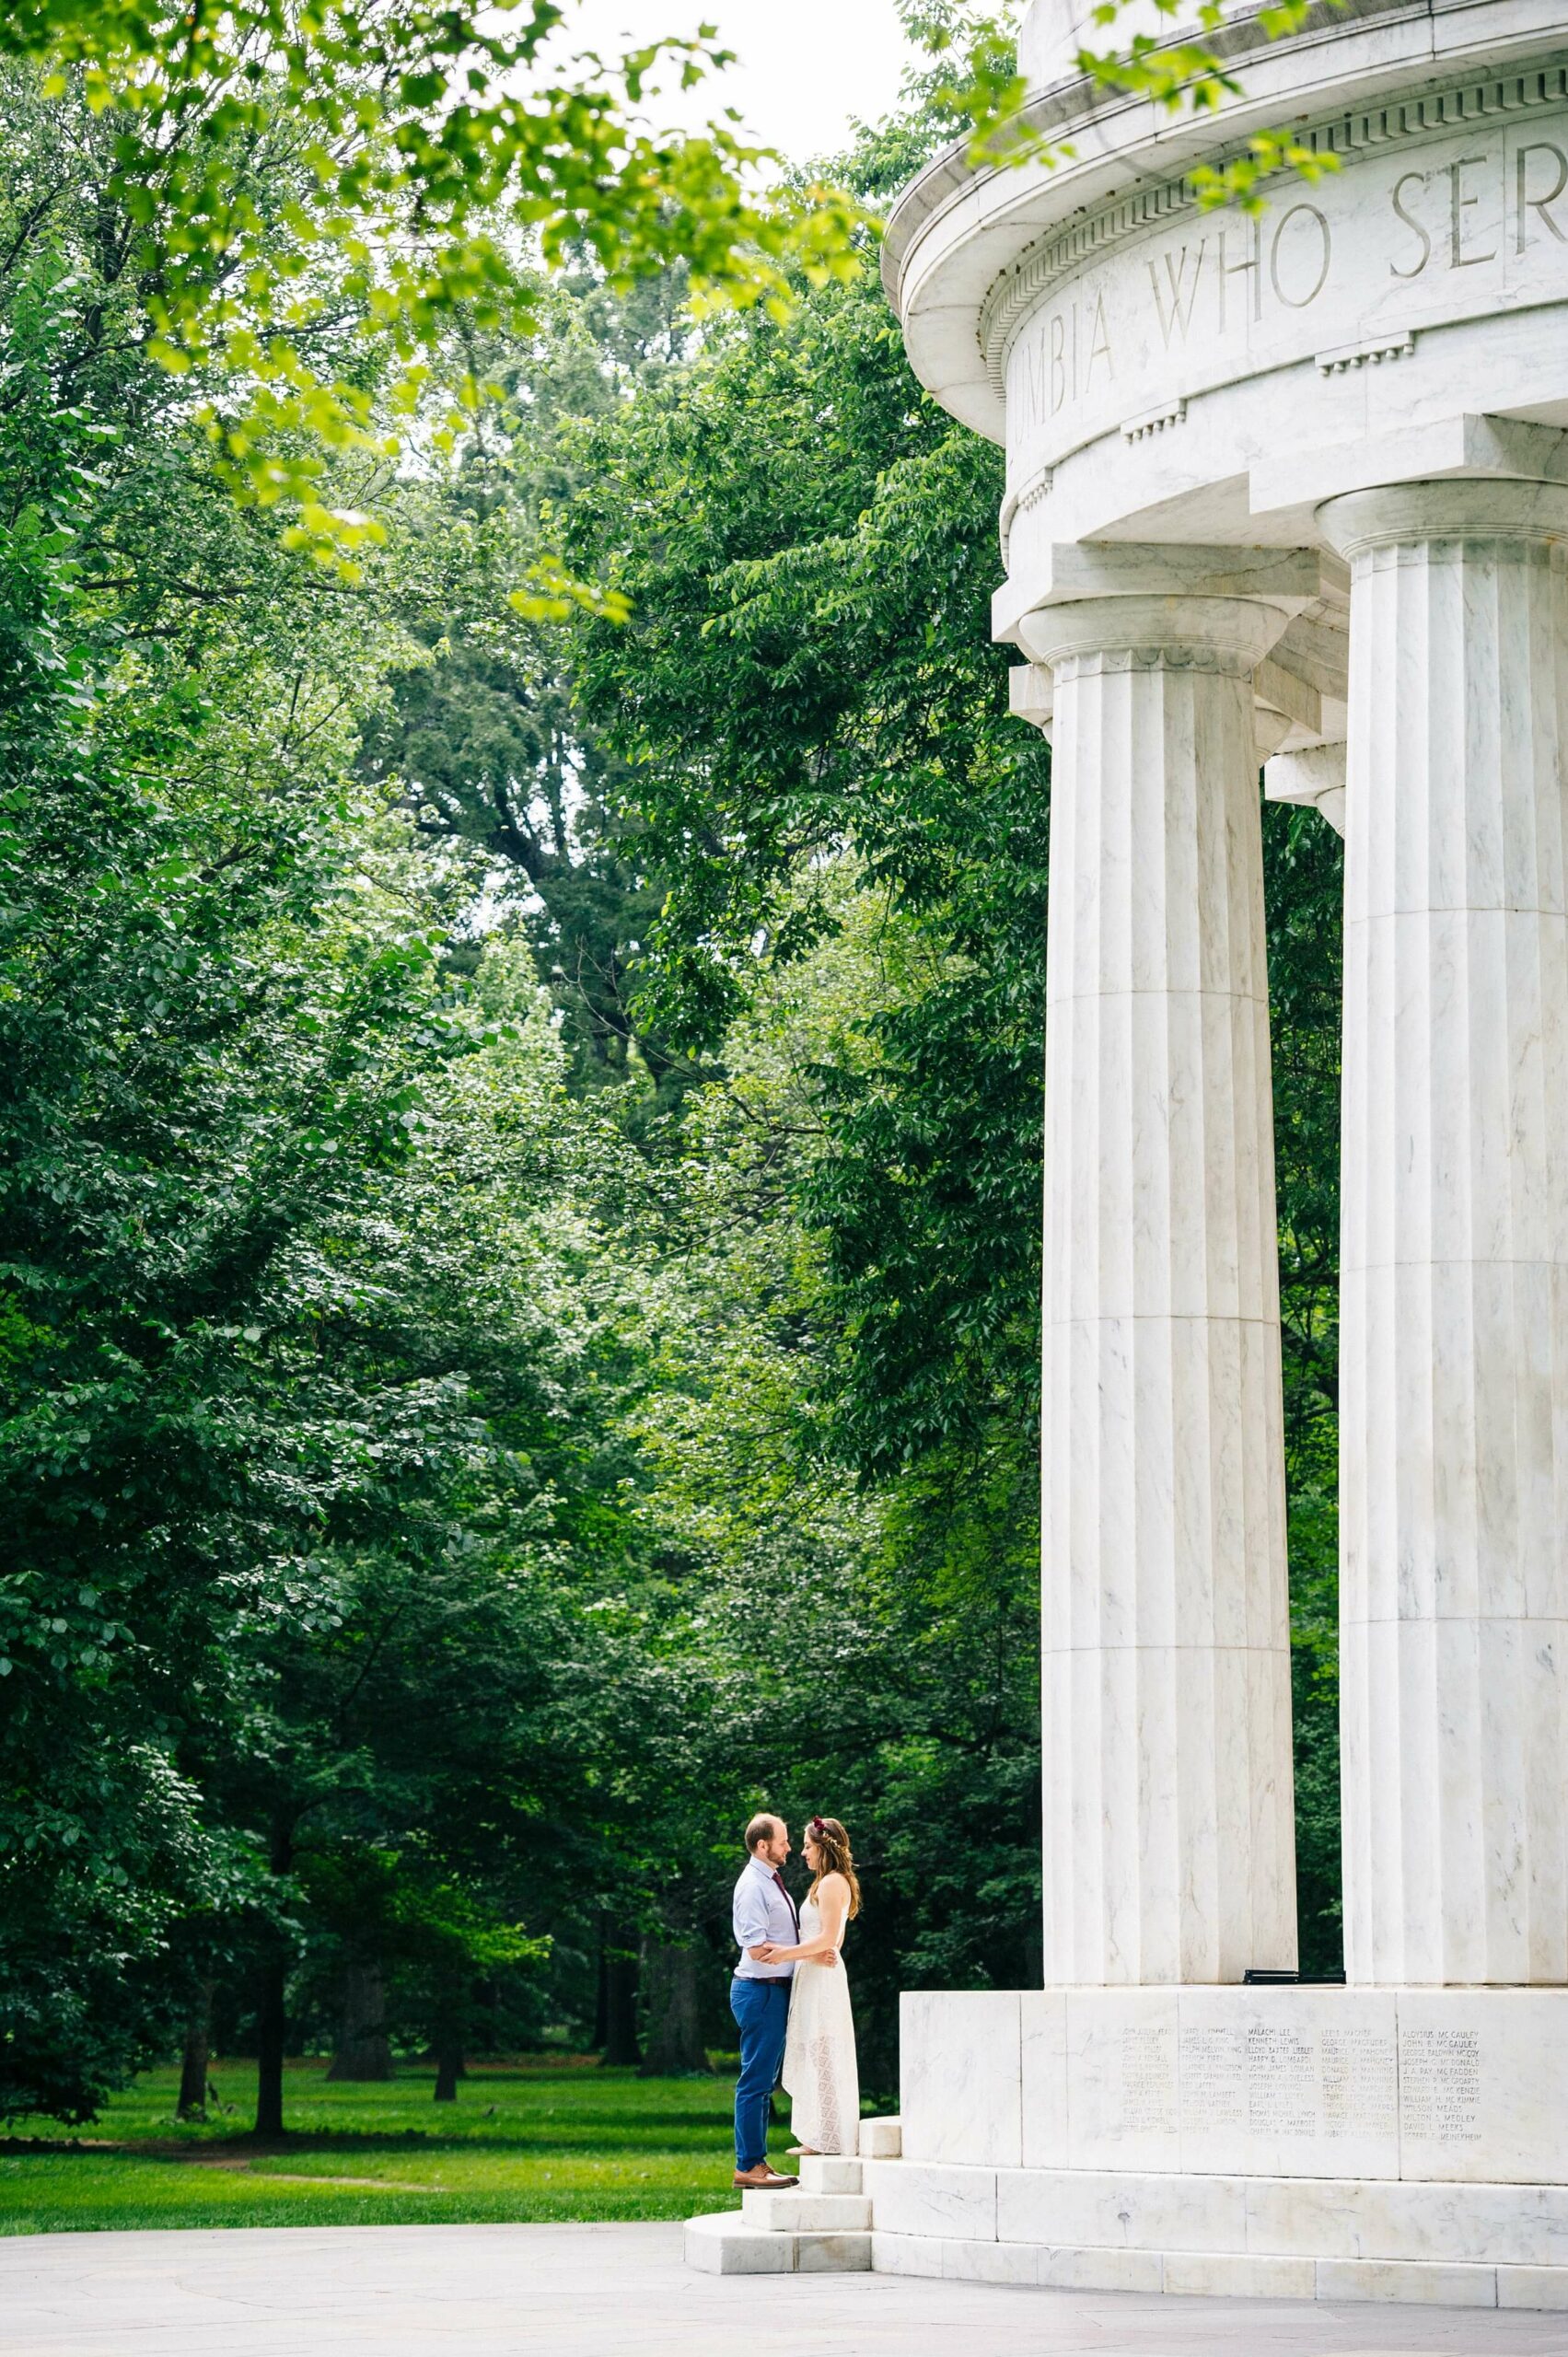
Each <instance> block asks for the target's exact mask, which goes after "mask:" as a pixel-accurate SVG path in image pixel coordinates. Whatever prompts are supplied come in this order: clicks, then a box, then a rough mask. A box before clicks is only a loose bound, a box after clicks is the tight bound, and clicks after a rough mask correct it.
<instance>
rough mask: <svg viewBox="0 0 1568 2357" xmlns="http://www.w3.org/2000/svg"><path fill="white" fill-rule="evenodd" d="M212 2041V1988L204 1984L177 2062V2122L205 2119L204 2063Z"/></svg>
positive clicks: (205, 2082) (210, 1985)
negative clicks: (178, 2087) (178, 2076)
mask: <svg viewBox="0 0 1568 2357" xmlns="http://www.w3.org/2000/svg"><path fill="white" fill-rule="evenodd" d="M212 2037H213V1984H212V1982H211V1981H210V1980H203V1982H202V1983H201V1985H200V1987H199V1989H198V1990H197V1992H196V1997H195V2002H194V2003H192V2007H191V2014H190V2018H189V2019H188V2020H187V2022H186V2024H185V2051H184V2053H183V2055H182V2056H181V2058H180V2101H179V2102H178V2103H177V2104H176V2105H175V2107H174V2110H175V2117H176V2118H177V2119H205V2118H206V2116H207V2060H208V2055H209V2053H210V2051H211V2048H212Z"/></svg>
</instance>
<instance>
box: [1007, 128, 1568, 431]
mask: <svg viewBox="0 0 1568 2357" xmlns="http://www.w3.org/2000/svg"><path fill="white" fill-rule="evenodd" d="M1564 295H1568V120H1565V119H1564V118H1563V117H1562V115H1561V114H1558V115H1555V116H1549V117H1547V118H1545V119H1544V120H1539V119H1538V120H1537V121H1536V122H1532V123H1530V124H1529V125H1527V126H1526V125H1520V126H1518V127H1517V128H1515V127H1512V126H1510V127H1503V126H1500V127H1499V128H1498V129H1497V130H1496V131H1495V132H1494V133H1493V132H1490V131H1488V130H1486V129H1482V128H1481V127H1479V126H1478V127H1476V128H1474V129H1471V130H1469V131H1466V132H1465V133H1463V134H1458V135H1456V136H1455V137H1453V138H1452V139H1449V140H1446V141H1441V142H1438V141H1432V142H1427V143H1424V146H1423V151H1422V152H1419V153H1418V156H1416V157H1411V156H1410V154H1409V152H1408V151H1407V152H1406V154H1405V155H1403V156H1401V157H1399V158H1398V159H1397V160H1396V159H1395V158H1394V157H1388V158H1387V159H1383V158H1379V157H1371V158H1369V159H1368V160H1366V161H1365V162H1363V163H1358V164H1357V165H1356V166H1355V167H1354V168H1353V169H1352V170H1350V171H1347V172H1345V173H1344V174H1343V175H1342V177H1341V178H1339V179H1338V180H1333V181H1324V182H1322V183H1320V184H1319V185H1318V187H1316V188H1315V189H1314V190H1313V192H1312V194H1311V196H1310V197H1308V196H1305V195H1293V194H1283V195H1282V196H1281V198H1280V200H1279V201H1278V202H1277V203H1274V204H1273V205H1272V206H1270V207H1269V208H1268V209H1267V210H1266V211H1265V212H1264V213H1262V214H1261V215H1259V216H1257V217H1256V218H1254V219H1252V220H1250V221H1236V220H1229V221H1226V222H1225V223H1224V224H1221V223H1219V222H1217V221H1213V220H1211V221H1208V222H1204V223H1200V222H1197V221H1194V220H1193V219H1192V218H1191V216H1189V217H1188V218H1187V219H1186V220H1184V221H1183V222H1182V224H1181V225H1180V226H1175V225H1167V226H1165V227H1164V228H1163V229H1160V230H1157V231H1154V232H1153V233H1152V234H1150V235H1148V236H1146V237H1144V238H1139V239H1138V240H1137V241H1136V242H1135V243H1132V244H1130V245H1129V246H1127V247H1125V248H1123V249H1122V250H1121V253H1120V254H1116V255H1107V256H1105V257H1104V258H1103V259H1101V260H1098V261H1092V262H1088V263H1086V266H1085V268H1084V269H1083V270H1082V272H1081V273H1078V274H1077V275H1075V276H1074V277H1071V278H1068V279H1066V280H1064V281H1063V282H1061V283H1059V284H1058V286H1057V287H1056V289H1055V291H1054V292H1053V293H1052V294H1051V295H1050V296H1047V297H1046V299H1045V300H1044V301H1042V303H1041V304H1040V308H1039V309H1038V310H1037V311H1035V312H1034V313H1033V314H1032V315H1031V316H1030V317H1029V318H1028V319H1027V320H1026V321H1025V322H1024V324H1023V325H1022V326H1021V327H1020V329H1019V331H1018V334H1017V337H1016V341H1015V343H1014V344H1013V346H1012V351H1011V354H1010V357H1009V360H1008V366H1007V402H1008V441H1009V459H1010V463H1011V464H1012V466H1013V468H1014V469H1015V470H1017V469H1019V468H1020V467H1021V468H1022V469H1023V470H1024V471H1025V472H1031V471H1034V470H1038V469H1039V467H1040V465H1041V464H1042V463H1051V462H1053V461H1054V459H1056V458H1057V457H1059V456H1061V455H1062V454H1063V452H1064V451H1066V450H1067V449H1070V448H1071V447H1074V444H1075V443H1076V441H1077V439H1078V438H1079V437H1080V436H1089V435H1093V434H1094V433H1096V432H1098V431H1106V430H1110V429H1111V428H1113V427H1115V426H1119V425H1120V424H1121V423H1122V422H1123V420H1125V419H1126V418H1128V417H1129V416H1138V415H1141V414H1142V412H1143V411H1144V409H1145V408H1151V407H1153V406H1154V405H1155V404H1156V401H1164V402H1167V403H1169V402H1171V401H1175V400H1177V399H1179V398H1181V397H1186V398H1188V399H1191V397H1192V396H1193V395H1194V394H1195V393H1197V392H1199V391H1201V390H1202V389H1203V387H1204V385H1205V383H1213V384H1222V383H1225V382H1228V381H1230V380H1231V379H1232V378H1233V377H1235V376H1237V375H1244V374H1246V373H1248V372H1249V370H1251V369H1254V368H1256V369H1264V368H1272V367H1274V366H1288V365H1290V364H1291V362H1292V361H1293V360H1295V359H1296V358H1298V357H1299V358H1308V357H1311V356H1313V355H1315V354H1317V353H1318V352H1320V351H1322V350H1323V349H1325V347H1327V346H1329V345H1332V344H1334V343H1336V339H1343V340H1346V341H1348V340H1349V339H1350V338H1351V335H1352V333H1353V331H1354V332H1356V333H1358V334H1359V335H1360V336H1361V337H1362V338H1363V339H1365V337H1366V336H1368V335H1370V334H1372V333H1374V332H1375V331H1379V330H1381V329H1382V328H1384V327H1385V326H1388V325H1391V326H1394V327H1397V328H1398V330H1399V331H1400V334H1401V335H1407V334H1409V333H1410V332H1411V331H1416V332H1419V331H1423V330H1424V329H1425V328H1426V327H1427V326H1428V325H1429V324H1439V323H1441V322H1443V321H1445V320H1446V319H1450V318H1461V319H1463V318H1470V317H1473V316H1474V315H1475V307H1476V305H1477V304H1478V303H1479V304H1481V305H1483V306H1484V305H1485V304H1487V303H1490V302H1493V301H1495V302H1496V303H1498V304H1499V305H1500V306H1502V307H1504V308H1510V307H1514V306H1523V305H1530V304H1535V303H1539V302H1541V301H1546V300H1551V301H1556V300H1561V299H1562V297H1563V296H1564ZM1396 305H1397V306H1398V307H1399V308H1397V310H1396V309H1395V308H1394V307H1395V306H1396Z"/></svg>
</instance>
